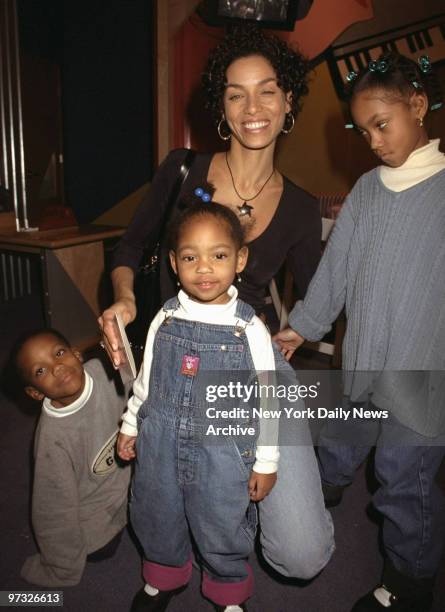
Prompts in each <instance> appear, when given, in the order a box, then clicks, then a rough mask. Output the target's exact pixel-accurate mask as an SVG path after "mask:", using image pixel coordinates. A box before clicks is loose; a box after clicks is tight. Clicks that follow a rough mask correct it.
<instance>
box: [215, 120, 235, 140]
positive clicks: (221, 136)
mask: <svg viewBox="0 0 445 612" xmlns="http://www.w3.org/2000/svg"><path fill="white" fill-rule="evenodd" d="M223 122H224V123H226V125H227V121H226V120H225V119H224V117H221V119H220V120H219V123H218V127H217V130H218V136H219V137H220V138H221V140H230V138H231V136H232V133H231V131H230V128H229V133H228V135H227V136H224V135H223V134H222V133H221V125H222V124H223ZM227 127H229V126H228V125H227Z"/></svg>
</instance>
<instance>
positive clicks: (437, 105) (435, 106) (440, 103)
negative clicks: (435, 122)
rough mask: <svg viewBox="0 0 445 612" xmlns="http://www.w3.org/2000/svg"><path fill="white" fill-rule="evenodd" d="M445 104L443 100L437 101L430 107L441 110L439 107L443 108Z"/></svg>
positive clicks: (433, 109)
mask: <svg viewBox="0 0 445 612" xmlns="http://www.w3.org/2000/svg"><path fill="white" fill-rule="evenodd" d="M442 106H443V102H436V104H433V105H432V106H431V108H430V110H432V111H435V110H439V108H442Z"/></svg>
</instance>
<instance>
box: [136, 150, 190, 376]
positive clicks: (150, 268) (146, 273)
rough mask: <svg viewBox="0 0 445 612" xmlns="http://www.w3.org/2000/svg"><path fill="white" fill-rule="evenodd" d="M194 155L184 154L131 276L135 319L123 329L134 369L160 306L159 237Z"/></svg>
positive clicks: (141, 357) (138, 362)
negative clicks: (151, 242) (151, 240)
mask: <svg viewBox="0 0 445 612" xmlns="http://www.w3.org/2000/svg"><path fill="white" fill-rule="evenodd" d="M195 155H196V153H195V151H192V150H189V151H187V153H186V156H185V158H184V161H183V162H182V165H181V168H180V170H179V174H178V178H177V179H176V181H175V183H174V185H173V187H172V190H171V192H170V195H169V198H168V202H167V206H166V208H165V212H164V216H163V219H162V222H161V227H160V229H159V240H158V242H157V244H156V246H155V248H154V249H151V250H150V252H144V255H143V257H142V263H141V265H140V266H139V268H138V271H137V272H136V275H135V278H134V295H135V300H136V308H137V314H136V318H135V320H134V321H132V323H129V324H128V326H127V329H126V332H127V336H128V338H129V340H130V344H131V347H132V350H133V356H134V360H135V363H136V367H137V368H138V369H139V366H140V365H141V363H142V359H143V357H144V346H145V341H146V338H147V333H148V329H149V327H150V323H151V322H152V320H153V318H154V317H155V315H156V313H157V312H158V311H159V309H160V308H161V306H162V300H161V287H160V260H161V240H162V237H163V236H164V232H165V229H166V227H167V224H168V222H169V220H170V216H171V213H172V211H173V208H174V205H175V203H176V200H177V199H178V195H179V192H180V190H181V187H182V185H183V183H184V181H185V179H186V178H187V175H188V173H189V170H190V168H191V166H192V164H193V160H194V158H195Z"/></svg>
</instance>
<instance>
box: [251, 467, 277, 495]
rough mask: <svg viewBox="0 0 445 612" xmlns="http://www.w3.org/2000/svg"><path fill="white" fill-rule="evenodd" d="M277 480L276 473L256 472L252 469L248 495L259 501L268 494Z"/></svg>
mask: <svg viewBox="0 0 445 612" xmlns="http://www.w3.org/2000/svg"><path fill="white" fill-rule="evenodd" d="M276 482H277V473H276V472H273V473H272V474H258V473H257V472H254V471H253V470H252V474H251V475H250V478H249V485H248V486H249V495H250V499H251V500H252V501H254V502H259V501H261V500H262V499H264V498H265V497H266V495H269V493H270V492H271V491H272V489H273V487H274V485H275V483H276Z"/></svg>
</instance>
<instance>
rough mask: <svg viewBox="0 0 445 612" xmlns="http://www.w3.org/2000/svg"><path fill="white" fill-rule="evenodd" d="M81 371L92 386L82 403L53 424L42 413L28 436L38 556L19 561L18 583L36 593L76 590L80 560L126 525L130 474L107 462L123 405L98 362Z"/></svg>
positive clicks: (81, 566)
mask: <svg viewBox="0 0 445 612" xmlns="http://www.w3.org/2000/svg"><path fill="white" fill-rule="evenodd" d="M85 370H86V372H87V373H88V374H89V375H90V376H91V378H92V383H93V385H92V391H91V395H90V397H89V399H88V400H87V401H86V403H85V404H84V405H83V406H82V407H81V408H80V409H79V410H78V411H77V412H74V413H73V414H69V415H66V416H63V417H60V418H58V417H55V416H51V415H50V414H48V412H47V411H45V410H44V409H42V414H41V416H40V420H39V423H38V426H37V430H36V434H35V442H34V457H35V468H34V485H33V495H32V524H33V528H34V532H35V535H36V539H37V543H38V545H39V549H40V553H38V554H35V555H33V556H31V557H28V559H26V561H25V564H24V565H23V568H22V571H21V575H22V577H23V578H25V580H27V581H28V582H31V583H33V584H38V585H42V586H49V587H56V586H70V585H74V584H77V583H78V582H79V581H80V578H81V576H82V572H83V569H84V565H85V561H86V557H87V555H88V554H89V553H91V552H94V551H95V550H98V549H99V548H101V547H102V546H104V545H105V544H107V543H108V542H109V541H110V540H111V539H112V538H113V537H114V536H115V535H116V534H117V533H118V532H119V531H120V530H121V529H122V528H123V527H124V526H125V524H126V522H127V491H128V485H129V480H130V469H129V466H126V467H120V466H118V465H117V463H116V461H115V454H114V445H115V439H116V434H117V431H118V427H119V422H120V419H121V416H122V412H123V410H124V407H125V403H126V399H127V398H126V396H125V395H121V396H119V395H118V394H117V391H116V387H115V384H114V381H113V380H109V379H108V377H107V375H106V373H105V370H104V369H103V366H102V364H101V363H100V361H99V360H97V359H93V360H91V361H89V362H87V363H86V364H85Z"/></svg>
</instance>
